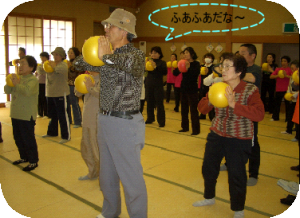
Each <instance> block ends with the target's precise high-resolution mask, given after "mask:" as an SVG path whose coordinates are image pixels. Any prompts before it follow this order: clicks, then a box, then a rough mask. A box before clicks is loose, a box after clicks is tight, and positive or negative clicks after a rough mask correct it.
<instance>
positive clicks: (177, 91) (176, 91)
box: [174, 87, 180, 112]
mask: <svg viewBox="0 0 300 218" xmlns="http://www.w3.org/2000/svg"><path fill="white" fill-rule="evenodd" d="M174 95H175V108H174V110H175V111H177V112H178V111H179V106H180V87H179V88H178V87H175V88H174Z"/></svg>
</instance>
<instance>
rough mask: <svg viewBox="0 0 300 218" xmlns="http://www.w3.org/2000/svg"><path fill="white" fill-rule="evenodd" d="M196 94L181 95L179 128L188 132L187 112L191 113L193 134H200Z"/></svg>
mask: <svg viewBox="0 0 300 218" xmlns="http://www.w3.org/2000/svg"><path fill="white" fill-rule="evenodd" d="M197 106H198V93H193V94H187V93H181V128H182V129H183V130H186V131H188V130H189V125H190V124H189V111H190V112H191V120H192V130H193V133H195V134H199V133H200V121H199V113H198V109H197Z"/></svg>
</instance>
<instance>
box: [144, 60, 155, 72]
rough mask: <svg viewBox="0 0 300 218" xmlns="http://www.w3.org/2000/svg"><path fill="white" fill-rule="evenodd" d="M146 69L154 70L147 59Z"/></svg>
mask: <svg viewBox="0 0 300 218" xmlns="http://www.w3.org/2000/svg"><path fill="white" fill-rule="evenodd" d="M146 70H148V71H153V70H154V67H153V66H152V64H151V62H150V61H148V62H147V63H146Z"/></svg>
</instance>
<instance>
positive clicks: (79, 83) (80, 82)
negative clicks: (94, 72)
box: [74, 74, 95, 94]
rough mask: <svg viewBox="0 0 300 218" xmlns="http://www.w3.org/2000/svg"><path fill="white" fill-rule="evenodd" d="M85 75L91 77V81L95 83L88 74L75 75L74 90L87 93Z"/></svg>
mask: <svg viewBox="0 0 300 218" xmlns="http://www.w3.org/2000/svg"><path fill="white" fill-rule="evenodd" d="M86 77H89V78H91V80H92V82H93V83H95V80H94V78H93V77H92V76H91V75H89V74H81V75H79V76H77V77H76V79H75V82H74V84H75V88H76V90H77V91H78V92H80V93H82V94H86V93H88V90H87V89H86V86H85V83H84V82H85V81H86Z"/></svg>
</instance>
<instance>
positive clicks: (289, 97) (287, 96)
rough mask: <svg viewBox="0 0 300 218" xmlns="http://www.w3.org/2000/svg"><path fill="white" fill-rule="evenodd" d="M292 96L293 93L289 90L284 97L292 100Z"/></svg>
mask: <svg viewBox="0 0 300 218" xmlns="http://www.w3.org/2000/svg"><path fill="white" fill-rule="evenodd" d="M292 96H293V94H292V93H289V92H287V93H285V95H284V99H285V100H287V101H291V100H292Z"/></svg>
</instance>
